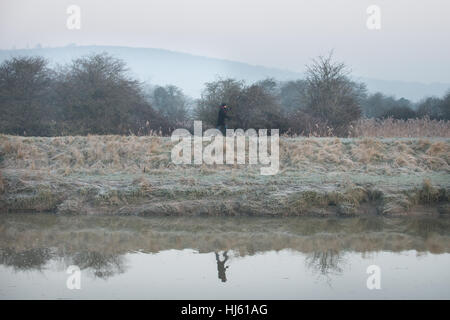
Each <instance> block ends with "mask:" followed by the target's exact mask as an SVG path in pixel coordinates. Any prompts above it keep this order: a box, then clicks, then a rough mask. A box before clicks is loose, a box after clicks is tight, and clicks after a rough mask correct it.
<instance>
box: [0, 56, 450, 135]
mask: <svg viewBox="0 0 450 320" xmlns="http://www.w3.org/2000/svg"><path fill="white" fill-rule="evenodd" d="M222 102H226V103H227V104H228V105H229V106H230V107H231V109H230V111H229V115H230V117H231V119H230V121H229V123H228V126H229V128H243V129H248V128H254V129H259V128H268V129H269V128H278V129H280V132H281V133H292V134H304V135H308V134H310V133H311V132H314V133H315V134H326V135H330V134H334V135H339V136H347V135H349V132H350V129H351V125H352V123H353V122H354V121H356V120H358V119H359V118H361V117H374V118H386V117H392V118H397V119H408V118H417V117H428V118H430V119H445V120H449V119H450V114H449V112H450V92H449V93H447V94H446V95H445V96H444V97H443V98H436V97H429V98H426V99H424V100H423V101H421V102H420V103H418V104H413V103H411V102H410V101H408V100H406V99H403V98H401V99H395V98H393V97H389V96H385V95H383V94H381V93H375V94H371V95H369V94H368V93H367V90H366V87H365V85H364V84H362V83H356V82H353V81H352V80H351V79H350V76H349V72H348V70H347V68H346V66H345V65H344V64H342V63H337V62H334V61H333V60H332V57H331V55H330V56H328V57H319V58H318V59H317V60H314V61H313V62H312V64H311V65H310V66H309V67H308V69H307V75H306V78H305V79H304V80H296V81H288V82H277V81H275V80H273V79H266V80H263V81H259V82H256V83H253V84H247V83H245V82H244V81H238V80H235V79H219V80H217V81H214V82H210V83H206V84H205V89H204V90H203V92H202V95H201V98H200V99H198V100H196V101H194V100H192V99H190V98H189V97H187V96H186V95H184V94H183V92H182V90H181V89H180V88H177V87H175V86H165V87H161V86H148V85H145V84H144V83H141V82H139V81H137V80H136V79H134V78H133V77H132V76H130V74H129V71H128V69H127V67H126V65H125V63H124V62H123V61H122V60H120V59H116V58H114V57H111V56H110V55H108V54H96V55H90V56H86V57H82V58H79V59H75V60H73V61H72V62H71V63H69V64H67V65H64V66H58V67H55V68H50V67H49V63H48V61H46V60H45V59H43V58H41V57H15V58H11V59H9V60H6V61H4V62H3V63H2V64H1V65H0V113H1V118H0V131H1V133H6V134H15V135H28V136H31V135H33V136H54V135H86V134H138V135H140V134H149V133H151V132H156V133H159V134H170V133H171V132H172V131H173V130H174V129H176V128H181V127H184V128H188V129H191V127H192V121H193V120H194V119H196V120H203V121H204V123H205V125H206V126H210V127H214V126H215V124H216V120H217V112H218V105H220V103H222ZM321 131H322V132H321Z"/></svg>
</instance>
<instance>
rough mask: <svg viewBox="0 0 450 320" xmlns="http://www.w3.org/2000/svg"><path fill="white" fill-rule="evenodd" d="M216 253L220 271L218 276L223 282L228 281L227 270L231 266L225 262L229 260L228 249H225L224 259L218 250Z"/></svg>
mask: <svg viewBox="0 0 450 320" xmlns="http://www.w3.org/2000/svg"><path fill="white" fill-rule="evenodd" d="M214 253H215V254H216V261H217V271H218V277H219V279H220V280H222V282H226V281H227V275H226V270H227V269H228V268H229V266H225V262H227V260H228V251H224V253H223V258H224V259H223V260H222V261H221V260H220V257H219V254H218V253H217V251H215V252H214Z"/></svg>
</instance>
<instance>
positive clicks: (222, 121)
mask: <svg viewBox="0 0 450 320" xmlns="http://www.w3.org/2000/svg"><path fill="white" fill-rule="evenodd" d="M225 119H230V117H229V116H227V110H226V109H224V108H220V110H219V117H218V118H217V126H224V125H225Z"/></svg>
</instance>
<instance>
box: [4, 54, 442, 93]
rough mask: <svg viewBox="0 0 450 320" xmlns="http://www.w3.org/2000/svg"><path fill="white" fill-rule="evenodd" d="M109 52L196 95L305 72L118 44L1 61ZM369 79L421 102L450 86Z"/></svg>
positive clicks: (151, 78)
mask: <svg viewBox="0 0 450 320" xmlns="http://www.w3.org/2000/svg"><path fill="white" fill-rule="evenodd" d="M100 52H108V53H109V54H111V55H113V56H115V57H117V58H121V59H123V60H125V61H126V63H127V65H128V66H129V67H130V70H131V72H132V74H133V75H134V76H135V77H137V78H138V79H140V80H142V81H147V82H149V83H151V84H157V85H165V84H173V85H176V86H178V87H180V88H182V89H183V91H184V92H185V93H186V94H188V95H190V96H192V97H194V98H198V97H200V93H201V91H202V89H203V87H204V83H205V82H208V81H212V80H215V79H217V78H218V77H222V78H227V77H232V78H236V79H242V80H245V81H247V82H254V81H258V80H261V79H264V78H267V77H273V78H275V79H277V80H281V81H285V80H293V79H300V78H304V76H303V75H302V74H301V73H298V72H292V71H289V70H282V69H276V68H269V67H264V66H257V65H250V64H247V63H242V62H236V61H229V60H222V59H214V58H207V57H202V56H195V55H191V54H187V53H181V52H174V51H169V50H163V49H154V48H131V47H115V46H66V47H57V48H35V49H18V50H0V61H3V60H5V59H7V58H10V57H12V56H18V55H40V56H43V57H45V58H47V59H49V60H50V62H51V63H60V64H61V63H66V62H69V61H70V60H72V59H73V58H76V57H80V56H83V55H87V54H90V53H100ZM355 80H358V81H362V82H365V83H366V84H367V87H368V89H369V91H370V92H376V91H380V92H383V93H385V94H389V95H395V96H396V97H398V98H400V97H404V98H407V99H410V100H412V101H417V100H419V99H421V98H423V97H425V96H430V95H436V96H442V95H443V94H444V93H445V92H446V90H448V89H450V84H448V83H431V84H425V83H420V82H404V81H387V80H379V79H370V78H364V77H356V76H355Z"/></svg>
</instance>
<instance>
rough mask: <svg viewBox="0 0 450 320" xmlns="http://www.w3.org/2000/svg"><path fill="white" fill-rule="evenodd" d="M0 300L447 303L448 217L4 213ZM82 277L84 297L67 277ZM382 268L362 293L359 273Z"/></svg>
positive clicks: (363, 286) (363, 282)
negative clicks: (75, 272) (75, 270)
mask: <svg viewBox="0 0 450 320" xmlns="http://www.w3.org/2000/svg"><path fill="white" fill-rule="evenodd" d="M0 222H1V227H0V299H79V298H82V299H404V298H406V299H431V298H433V299H449V298H450V272H449V270H450V243H449V239H450V236H449V234H450V232H449V231H450V228H449V221H448V220H447V219H438V218H417V219H384V218H352V219H323V218H322V219H313V218H276V219H275V218H273V219H268V218H140V217H68V216H63V217H57V216H54V215H48V214H42V215H28V214H20V215H17V214H16V215H9V214H8V215H6V214H3V215H0ZM70 265H76V266H78V267H79V268H80V270H81V275H80V283H81V289H80V290H76V289H74V290H70V289H68V288H67V285H66V282H67V279H68V277H69V276H70V275H69V274H67V272H66V270H67V268H68V266H70ZM370 265H377V266H379V267H380V270H381V278H380V283H381V289H379V290H369V289H368V288H367V284H366V282H367V278H368V277H369V276H370V275H369V274H368V273H367V272H366V271H367V267H368V266H370Z"/></svg>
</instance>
